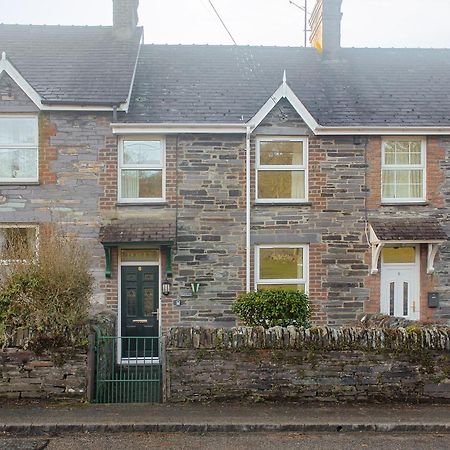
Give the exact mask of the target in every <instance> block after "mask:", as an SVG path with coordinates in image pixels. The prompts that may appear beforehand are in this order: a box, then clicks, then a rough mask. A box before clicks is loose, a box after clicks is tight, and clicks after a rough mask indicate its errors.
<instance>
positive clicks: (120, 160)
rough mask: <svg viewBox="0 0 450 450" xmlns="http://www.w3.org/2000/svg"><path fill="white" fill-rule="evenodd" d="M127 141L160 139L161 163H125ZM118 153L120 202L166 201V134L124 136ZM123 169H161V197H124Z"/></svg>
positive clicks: (118, 194) (120, 140)
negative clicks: (124, 152)
mask: <svg viewBox="0 0 450 450" xmlns="http://www.w3.org/2000/svg"><path fill="white" fill-rule="evenodd" d="M126 141H160V142H161V164H160V165H157V164H124V163H123V150H124V142H126ZM118 150H119V151H118V154H117V178H118V180H117V187H118V189H117V199H118V202H119V203H124V204H125V203H131V204H152V203H162V202H165V201H166V139H165V137H164V136H153V135H152V136H145V135H144V136H142V135H141V136H122V137H120V138H119V142H118ZM122 170H161V171H162V176H161V178H162V180H161V185H162V186H161V194H162V196H161V197H151V198H139V197H138V198H124V197H122Z"/></svg>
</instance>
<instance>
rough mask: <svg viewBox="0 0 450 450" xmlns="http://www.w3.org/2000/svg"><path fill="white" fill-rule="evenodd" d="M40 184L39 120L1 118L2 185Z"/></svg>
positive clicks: (0, 153) (11, 117)
mask: <svg viewBox="0 0 450 450" xmlns="http://www.w3.org/2000/svg"><path fill="white" fill-rule="evenodd" d="M37 181H38V120H37V117H30V116H28V117H22V116H2V115H0V183H27V182H37Z"/></svg>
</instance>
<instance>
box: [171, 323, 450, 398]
mask: <svg viewBox="0 0 450 450" xmlns="http://www.w3.org/2000/svg"><path fill="white" fill-rule="evenodd" d="M165 371H166V380H167V382H166V385H167V389H166V391H167V398H168V401H170V402H182V401H226V400H233V399H236V400H243V399H247V400H253V401H262V400H292V401H327V402H340V401H385V402H386V401H408V402H422V401H450V328H445V327H442V328H440V327H429V328H425V327H424V328H419V327H417V326H412V327H408V328H401V327H400V328H396V329H364V328H357V327H354V328H353V327H349V328H340V329H333V328H328V327H320V328H312V329H309V330H303V329H295V328H294V327H288V328H281V327H275V328H272V329H269V330H264V329H263V328H233V329H208V328H173V329H171V330H170V331H169V333H168V335H167V337H166V367H165Z"/></svg>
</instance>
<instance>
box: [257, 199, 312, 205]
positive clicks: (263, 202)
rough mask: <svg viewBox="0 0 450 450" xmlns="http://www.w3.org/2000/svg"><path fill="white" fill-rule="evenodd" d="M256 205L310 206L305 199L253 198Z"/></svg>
mask: <svg viewBox="0 0 450 450" xmlns="http://www.w3.org/2000/svg"><path fill="white" fill-rule="evenodd" d="M254 204H255V205H257V206H311V205H312V202H309V201H307V200H255V203H254Z"/></svg>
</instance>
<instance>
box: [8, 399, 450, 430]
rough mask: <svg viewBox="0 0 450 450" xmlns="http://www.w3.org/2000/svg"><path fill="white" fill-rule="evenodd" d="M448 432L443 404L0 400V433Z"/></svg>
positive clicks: (448, 412)
mask: <svg viewBox="0 0 450 450" xmlns="http://www.w3.org/2000/svg"><path fill="white" fill-rule="evenodd" d="M98 431H100V432H101V431H110V432H129V431H140V432H154V431H159V432H166V433H168V432H178V431H183V432H189V431H191V432H243V431H258V432H262V431H265V432H275V431H290V432H331V431H372V432H376V431H382V432H404V431H415V432H445V433H446V432H449V433H450V404H449V405H407V404H401V405H398V404H392V405H391V404H383V405H381V404H380V405H332V406H329V405H312V404H308V405H304V404H295V403H284V404H278V403H277V404H275V403H255V404H248V403H243V404H238V403H232V404H229V403H215V404H206V405H205V404H184V403H183V404H111V405H95V404H83V403H75V402H69V403H64V404H62V403H59V404H58V403H54V404H52V403H33V402H26V403H20V402H19V403H12V402H6V403H0V432H4V433H14V434H28V435H39V434H41V435H43V434H48V433H64V432H98Z"/></svg>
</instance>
